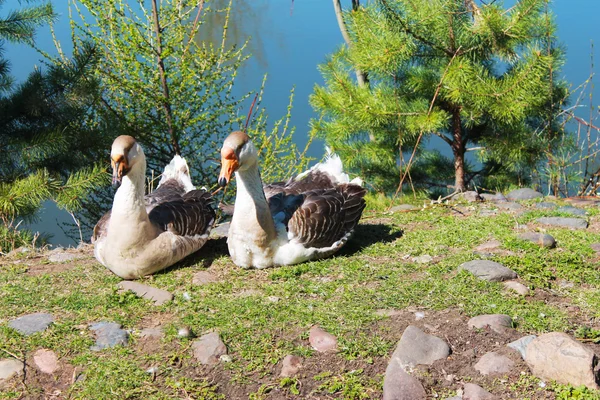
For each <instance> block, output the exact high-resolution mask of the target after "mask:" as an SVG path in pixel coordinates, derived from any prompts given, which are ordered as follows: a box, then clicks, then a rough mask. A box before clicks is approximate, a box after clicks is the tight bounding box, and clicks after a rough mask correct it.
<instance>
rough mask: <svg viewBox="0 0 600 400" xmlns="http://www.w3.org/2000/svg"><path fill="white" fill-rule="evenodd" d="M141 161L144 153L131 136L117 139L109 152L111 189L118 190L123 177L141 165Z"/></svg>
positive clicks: (122, 136)
mask: <svg viewBox="0 0 600 400" xmlns="http://www.w3.org/2000/svg"><path fill="white" fill-rule="evenodd" d="M143 161H144V152H143V150H142V147H141V146H140V145H139V144H137V142H136V141H135V139H134V138H133V137H132V136H128V135H121V136H119V137H117V138H116V139H115V141H114V142H113V144H112V147H111V150H110V164H111V166H112V169H113V173H112V185H113V187H114V188H118V187H119V186H120V185H121V180H122V179H123V177H124V176H125V175H127V174H128V173H129V172H130V171H131V169H132V168H134V167H135V166H137V165H141V164H143ZM144 169H145V167H144Z"/></svg>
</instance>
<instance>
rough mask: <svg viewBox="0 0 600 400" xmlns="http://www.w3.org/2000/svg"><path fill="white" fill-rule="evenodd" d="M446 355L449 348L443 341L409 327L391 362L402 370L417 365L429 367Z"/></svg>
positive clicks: (411, 326)
mask: <svg viewBox="0 0 600 400" xmlns="http://www.w3.org/2000/svg"><path fill="white" fill-rule="evenodd" d="M448 355H450V347H449V346H448V344H447V343H446V342H445V341H444V340H442V339H440V338H438V337H436V336H433V335H429V334H427V333H425V332H423V331H422V330H421V329H419V328H417V327H416V326H413V325H409V326H408V327H407V328H406V329H405V330H404V333H403V334H402V337H401V338H400V341H399V342H398V345H397V346H396V350H394V353H393V354H392V360H393V361H395V362H398V364H399V365H400V366H402V367H404V368H406V367H410V368H412V367H415V366H417V365H419V364H427V365H431V364H433V362H434V361H436V360H439V359H442V358H446V357H448Z"/></svg>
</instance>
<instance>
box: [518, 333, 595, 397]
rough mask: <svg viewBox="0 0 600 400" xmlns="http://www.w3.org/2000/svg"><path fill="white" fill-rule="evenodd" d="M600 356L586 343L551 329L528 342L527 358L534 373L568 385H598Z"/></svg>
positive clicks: (592, 387) (545, 378)
mask: <svg viewBox="0 0 600 400" xmlns="http://www.w3.org/2000/svg"><path fill="white" fill-rule="evenodd" d="M597 361H598V359H597V357H596V355H595V354H594V352H593V351H592V350H591V349H590V348H589V347H586V346H585V345H583V344H581V343H579V342H578V341H576V340H575V339H572V338H571V337H570V336H569V335H567V334H566V333H562V332H550V333H545V334H543V335H540V336H538V337H537V338H535V339H533V340H532V341H531V343H529V345H528V346H527V353H526V354H525V362H526V363H527V365H528V366H529V368H530V369H531V372H532V373H533V375H535V376H537V377H538V378H540V379H544V380H555V381H557V382H558V383H562V384H565V385H573V386H580V385H585V386H587V387H588V388H590V389H598V383H597V382H598V378H599V371H598V368H600V366H597Z"/></svg>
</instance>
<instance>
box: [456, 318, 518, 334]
mask: <svg viewBox="0 0 600 400" xmlns="http://www.w3.org/2000/svg"><path fill="white" fill-rule="evenodd" d="M467 325H468V326H469V328H477V329H484V328H485V327H486V326H489V327H490V329H491V330H493V331H494V332H498V333H503V332H505V331H506V329H512V327H513V321H512V318H511V317H509V316H508V315H505V314H485V315H478V316H477V317H473V318H471V319H470V320H469V322H467Z"/></svg>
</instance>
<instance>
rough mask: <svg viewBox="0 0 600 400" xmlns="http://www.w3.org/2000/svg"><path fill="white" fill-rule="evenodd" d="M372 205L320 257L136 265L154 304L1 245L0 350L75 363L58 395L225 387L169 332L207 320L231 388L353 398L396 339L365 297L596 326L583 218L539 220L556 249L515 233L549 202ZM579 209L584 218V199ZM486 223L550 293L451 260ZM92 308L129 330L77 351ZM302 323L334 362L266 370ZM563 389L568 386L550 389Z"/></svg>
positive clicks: (87, 271)
mask: <svg viewBox="0 0 600 400" xmlns="http://www.w3.org/2000/svg"><path fill="white" fill-rule="evenodd" d="M415 204H419V205H421V204H422V201H421V200H417V201H415ZM387 205H388V204H386V203H385V200H382V199H381V198H377V199H375V198H372V199H370V204H369V208H368V209H367V211H365V213H364V216H363V225H362V226H361V228H360V229H358V230H357V233H356V236H355V238H354V239H353V241H352V243H350V244H349V246H348V249H345V250H344V251H343V252H342V253H341V254H340V255H338V256H337V257H334V258H331V259H327V260H321V261H316V262H310V263H305V264H301V265H296V266H289V267H281V268H277V269H269V270H262V271H257V270H242V269H240V268H238V267H236V266H234V265H233V264H232V263H231V262H230V260H229V259H228V257H227V256H226V254H225V253H223V252H221V253H220V255H219V254H217V255H216V258H215V259H214V261H213V262H212V264H211V266H210V271H211V272H213V273H214V274H216V275H217V276H218V277H219V282H215V283H211V284H208V285H202V286H197V285H193V284H191V282H192V276H193V274H194V273H195V272H197V271H199V270H201V269H203V267H202V262H201V260H200V261H199V262H198V264H195V265H191V266H186V267H180V268H174V269H171V270H168V271H166V272H164V273H159V274H157V275H155V276H153V277H151V278H147V279H145V280H143V283H146V284H150V285H152V286H155V287H158V288H162V289H165V290H168V291H170V292H172V293H173V294H174V296H175V298H174V300H173V301H172V302H170V303H167V304H165V305H163V306H155V305H153V304H152V303H151V302H149V301H147V300H144V299H141V298H138V297H136V296H135V295H134V294H132V293H130V292H125V293H121V292H119V291H118V290H117V283H118V282H119V278H117V277H116V276H114V275H112V274H110V273H109V272H108V271H107V270H105V269H104V268H103V267H101V266H100V265H99V264H97V263H95V262H91V261H89V260H86V261H85V262H81V261H75V262H73V263H72V264H71V265H69V266H68V268H64V270H63V271H60V272H53V273H43V274H37V275H32V274H29V273H28V272H27V268H25V267H23V265H25V263H26V262H27V259H22V260H21V261H22V262H21V263H19V264H14V263H12V261H11V262H8V261H6V262H5V263H4V264H3V265H2V266H0V294H1V295H0V353H1V352H4V353H6V354H2V355H1V356H0V357H4V356H8V353H11V354H14V355H17V356H19V357H23V358H26V357H28V356H30V355H31V354H32V352H34V351H35V350H36V349H39V348H48V349H52V350H53V351H55V352H56V353H57V355H58V356H59V358H60V360H61V362H62V363H64V364H68V365H70V366H72V367H73V368H76V371H79V372H80V373H81V374H82V376H83V378H82V379H79V380H77V381H76V382H75V383H74V384H72V385H71V384H70V382H69V384H68V385H66V386H65V387H64V388H62V390H64V393H63V395H64V396H65V397H69V398H73V399H86V398H119V399H126V398H144V399H163V398H194V399H223V398H226V396H225V395H224V394H223V391H222V390H221V389H223V384H224V382H223V380H219V379H218V378H216V377H215V376H216V375H215V373H214V372H211V370H209V369H205V368H201V367H198V366H197V364H196V363H195V361H194V360H193V359H192V351H191V349H190V347H191V343H192V340H190V339H182V338H179V337H178V336H177V331H178V329H179V328H180V327H182V326H189V327H191V328H192V329H193V331H194V332H195V333H196V334H198V335H202V334H204V333H207V332H209V331H211V330H216V331H218V332H219V333H220V335H221V337H222V339H223V341H224V342H225V343H226V344H227V347H228V352H229V354H230V355H231V357H232V362H230V363H224V364H222V366H221V367H219V368H221V371H222V372H221V374H225V375H226V377H227V379H228V380H229V382H230V384H231V385H232V386H234V387H236V388H238V390H239V392H240V393H241V392H243V393H244V395H243V397H240V398H251V399H263V398H264V399H267V398H270V397H269V396H272V394H273V393H275V392H277V393H279V395H282V396H284V397H286V396H287V397H290V398H302V397H303V396H305V395H306V390H307V388H310V394H312V395H313V396H317V397H318V396H323V398H325V397H327V396H329V397H332V398H343V399H367V398H380V397H381V391H382V382H383V374H384V372H385V363H386V360H387V358H388V357H389V354H391V352H392V351H393V348H394V346H395V344H396V341H397V339H398V335H397V334H396V336H393V335H391V334H390V332H387V331H386V330H385V328H381V327H382V326H385V321H386V319H387V318H388V317H385V316H382V315H381V314H380V313H378V312H377V311H378V310H381V309H394V310H402V309H406V308H408V307H419V308H423V309H425V310H430V311H431V312H435V311H441V310H448V309H450V310H456V311H458V312H460V313H462V314H464V315H466V316H468V317H471V316H475V315H479V314H489V313H505V314H508V315H510V316H511V317H513V319H514V321H515V323H516V327H517V329H518V330H519V331H520V332H522V333H523V334H530V333H535V334H540V333H543V332H548V331H565V332H569V333H571V334H573V335H574V336H575V332H577V335H576V336H578V337H592V336H593V338H596V337H597V331H596V330H594V328H593V327H588V326H584V324H583V323H582V322H581V321H584V320H588V321H589V320H590V319H592V318H595V317H598V316H599V314H600V311H598V310H600V295H599V294H598V293H600V292H599V291H598V289H599V288H600V271H599V270H598V268H597V264H596V262H595V259H594V252H593V251H592V249H591V248H590V244H591V243H595V242H600V234H598V232H596V231H594V230H593V229H588V230H585V231H573V230H568V229H561V228H554V227H552V228H545V227H538V228H539V229H541V230H546V231H547V233H550V234H552V235H553V236H554V237H555V238H556V240H557V242H558V243H559V245H558V248H556V249H545V248H540V247H539V246H537V245H535V244H531V243H529V242H526V241H523V240H520V239H518V238H517V236H518V234H519V233H520V232H522V230H520V229H519V228H518V226H519V225H522V224H526V223H530V224H533V223H534V221H535V218H538V217H540V216H559V215H562V214H561V213H560V212H557V211H554V210H537V209H535V208H533V207H529V208H528V209H527V210H529V211H526V212H525V213H523V214H521V215H514V214H509V213H502V212H498V215H497V216H493V217H484V216H479V213H478V208H477V207H478V206H472V205H468V204H462V205H456V206H452V207H450V206H443V205H438V206H428V207H426V208H424V209H423V210H421V211H418V212H400V213H388V212H387V211H386V209H387ZM530 206H531V205H530ZM456 210H459V211H460V212H461V213H462V214H461V213H457V212H456ZM589 214H590V215H589V216H588V217H587V218H591V219H593V218H594V217H595V216H597V215H598V212H597V210H590V212H589ZM531 226H534V225H531ZM490 239H496V240H498V241H500V243H501V245H502V248H503V249H504V250H506V251H504V252H501V253H498V254H496V255H494V256H493V257H491V258H490V259H492V260H493V261H497V262H500V263H502V264H504V265H506V266H507V267H509V268H511V269H513V270H515V271H516V272H517V273H518V275H519V277H520V279H521V281H522V282H523V283H524V284H525V285H527V286H528V287H529V288H530V289H532V290H535V291H536V293H538V292H540V293H550V294H551V295H552V299H554V301H548V298H547V296H546V297H544V296H537V295H534V296H528V297H522V296H518V295H516V294H512V293H507V292H506V290H505V288H504V286H503V285H502V284H501V283H491V282H485V281H481V280H478V279H476V278H475V277H473V276H472V275H470V274H469V273H467V272H464V271H463V272H457V267H458V266H459V265H460V264H461V263H463V262H465V261H469V260H473V259H476V258H478V256H476V255H475V254H474V248H475V247H476V246H478V245H480V244H482V243H485V242H487V241H488V240H490ZM214 248H216V249H217V250H220V251H222V250H223V249H225V247H224V246H222V245H217V246H213V250H212V251H215V250H214ZM201 251H207V252H208V251H211V250H210V249H204V250H201ZM422 255H429V256H432V257H433V258H434V262H432V263H424V264H421V263H418V262H416V261H413V259H414V257H418V256H422ZM1 262H3V260H2V259H1V258H0V263H1ZM565 282H567V283H572V284H573V285H572V286H570V285H565V284H564V283H565ZM184 294H185V295H184ZM562 304H569V305H572V306H577V307H579V309H580V314H579V315H578V316H577V317H576V316H574V315H570V313H569V312H568V311H567V310H566V309H565V307H563V306H562ZM42 311H43V312H49V313H52V314H53V315H54V317H55V319H56V322H55V323H54V324H53V325H52V326H51V328H50V329H48V330H46V331H44V332H41V333H38V334H34V335H31V336H28V337H22V336H21V335H19V334H18V333H17V332H15V331H14V330H12V329H11V328H9V327H8V320H10V319H12V318H14V317H17V316H20V315H23V314H27V313H32V312H42ZM101 320H107V321H114V322H118V323H120V324H122V325H123V327H124V328H125V329H127V330H129V331H130V332H131V333H132V334H131V338H130V344H129V345H128V346H127V347H118V348H114V349H108V350H104V351H101V352H94V351H91V350H90V346H91V345H92V344H93V342H94V339H93V336H92V334H91V332H90V331H89V330H88V329H87V326H88V324H90V323H92V322H96V321H101ZM150 321H158V322H159V323H160V324H161V325H162V326H164V332H165V336H164V338H162V339H161V340H160V343H159V344H158V346H157V348H155V349H153V350H152V351H151V352H144V351H142V349H141V347H140V346H141V345H142V341H141V339H139V337H138V335H136V332H138V331H139V330H140V329H142V328H144V327H146V326H148V324H149V322H150ZM315 324H317V325H320V326H321V327H322V328H323V329H325V330H326V331H328V332H330V333H332V334H333V335H335V336H336V337H337V338H338V340H339V348H340V352H339V354H338V355H336V356H331V357H330V358H328V359H327V360H329V361H331V362H333V365H322V370H321V371H320V372H318V373H314V374H313V375H312V376H311V377H310V378H306V379H305V378H302V379H300V378H285V379H280V378H278V375H277V373H276V369H277V365H278V363H279V362H280V361H281V360H282V359H283V358H284V357H285V356H286V355H287V354H294V355H299V356H302V357H305V358H306V359H310V358H315V357H318V355H317V354H315V352H314V350H312V349H311V348H310V346H309V345H308V340H307V338H308V330H309V328H310V327H311V326H312V325H315ZM400 333H401V332H400ZM585 335H587V336H585ZM154 365H157V366H159V373H158V374H156V375H153V374H149V373H148V372H146V370H147V369H148V368H149V367H150V366H154ZM349 365H355V366H356V368H354V369H348V366H349ZM369 366H371V367H369ZM317 367H318V366H317ZM313 368H316V367H313ZM527 377H530V376H529V375H527ZM222 379H225V378H222ZM531 382H536V381H535V380H534V378H533V377H531V379H529V378H527V379H525V378H523V379H522V382H520V383H519V382H512V383H511V385H512V386H510V390H514V391H516V393H519V394H520V395H519V396H521V397H519V398H527V397H528V396H530V397H531V396H533V397H531V398H535V393H538V392H540V391H542V392H544V391H545V392H547V393H553V394H554V396H555V398H557V399H559V398H581V399H584V398H585V399H592V398H598V397H594V396H598V393H597V392H594V391H589V390H582V389H580V388H579V389H578V388H569V387H566V386H560V385H557V386H550V385H549V386H548V387H547V388H540V387H538V386H537V385H536V384H533V383H531ZM507 387H508V386H507ZM41 390H42V389H40V387H36V386H35V385H33V384H29V385H15V386H14V387H11V389H10V390H8V391H4V392H2V393H1V394H0V399H12V398H15V399H16V398H22V397H28V396H29V397H31V398H35V397H36V396H40V397H43V393H42V392H43V391H42V392H41ZM300 393H303V395H300ZM565 393H575V394H572V396H579V397H564V396H566V394H565ZM580 393H582V394H580ZM186 396H187V397H186ZM229 396H234V394H231V393H229ZM561 396H562V397H561ZM581 396H584V397H581ZM585 396H587V397H585ZM230 398H233V397H230ZM550 398H552V397H550Z"/></svg>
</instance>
